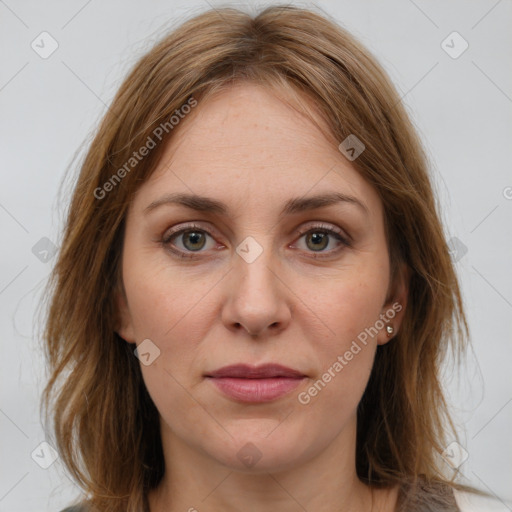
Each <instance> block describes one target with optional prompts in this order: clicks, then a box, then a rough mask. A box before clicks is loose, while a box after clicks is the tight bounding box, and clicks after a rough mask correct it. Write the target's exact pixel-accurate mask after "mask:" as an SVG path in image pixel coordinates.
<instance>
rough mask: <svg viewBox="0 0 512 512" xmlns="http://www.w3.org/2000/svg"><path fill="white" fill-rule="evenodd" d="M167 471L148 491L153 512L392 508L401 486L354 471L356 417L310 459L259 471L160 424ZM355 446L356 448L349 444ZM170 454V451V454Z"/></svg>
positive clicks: (382, 510)
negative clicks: (374, 484)
mask: <svg viewBox="0 0 512 512" xmlns="http://www.w3.org/2000/svg"><path fill="white" fill-rule="evenodd" d="M161 432H162V444H163V448H164V456H165V461H166V471H165V474H164V477H163V479H162V481H161V483H160V484H159V486H158V487H157V488H156V489H154V490H152V491H151V492H150V493H149V495H148V500H149V504H150V510H151V512H164V511H165V512H178V511H180V512H183V511H188V512H219V511H223V512H235V511H239V510H244V509H247V508H248V505H249V504H250V509H251V511H252V512H267V511H268V510H279V511H280V512H292V511H293V512H296V511H297V510H299V509H302V510H315V511H316V512H333V511H336V512H348V511H350V512H370V511H375V512H377V511H378V512H391V511H393V510H394V505H395V503H396V499H397V493H398V491H397V489H396V488H395V489H384V490H373V489H371V488H369V487H368V486H367V485H365V484H364V483H362V482H361V481H360V480H359V478H358V477H357V474H356V471H355V422H354V424H353V425H350V427H347V428H345V429H344V430H343V431H342V432H340V433H339V435H338V436H337V438H336V439H335V440H334V441H333V442H332V443H330V444H329V445H328V446H326V448H325V449H324V450H323V451H322V452H320V453H318V454H316V456H315V457H314V458H312V459H307V457H306V456H304V457H302V459H303V460H300V461H297V462H296V463H294V464H293V467H281V468H279V469H275V468H262V469H260V470H259V471H258V472H256V471H254V469H253V470H251V471H247V470H245V471H244V470H240V469H237V468H233V467H228V466H226V465H223V464H221V463H219V461H218V460H217V459H215V458H213V457H211V456H209V455H207V454H205V453H204V451H200V450H198V449H197V448H194V447H192V446H190V445H188V444H185V443H183V442H182V441H181V440H179V439H178V438H177V437H175V436H174V435H173V434H172V432H170V431H169V430H168V428H166V425H164V424H162V429H161ZM346 447H352V449H346ZM171 454H172V456H171Z"/></svg>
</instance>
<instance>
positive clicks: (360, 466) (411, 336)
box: [42, 5, 469, 512]
mask: <svg viewBox="0 0 512 512" xmlns="http://www.w3.org/2000/svg"><path fill="white" fill-rule="evenodd" d="M244 81H246V82H251V83H257V84H261V85H263V86H265V87H267V88H268V89H272V91H274V92H275V93H276V94H280V95H281V96H282V97H283V101H288V102H290V104H293V105H294V106H295V108H297V109H300V110H302V111H304V112H306V114H308V115H309V116H310V117H311V119H312V120H313V121H315V120H316V119H318V116H321V118H322V119H323V120H324V121H325V122H326V123H327V126H328V127H329V132H328V133H326V136H327V137H330V140H332V141H333V143H336V144H339V143H340V142H342V141H344V140H345V139H346V138H347V137H348V136H349V135H351V134H352V135H356V136H357V138H358V139H359V140H360V141H362V143H363V144H364V146H365V149H364V151H363V152H362V153H361V154H360V156H359V157H358V158H357V159H356V160H354V161H353V162H352V165H353V167H354V168H355V169H356V170H357V171H358V172H359V173H360V174H361V176H362V177H363V178H364V179H366V180H367V182H368V183H370V184H371V185H373V187H374V188H375V190H376V191H377V192H378V194H379V197H380V199H381V201H382V203H383V207H384V222H385V230H386V236H387V241H388V247H389V257H390V274H391V275H390V277H391V280H392V281H391V282H392V283H394V282H396V280H397V279H398V278H399V277H400V269H401V268H406V269H407V272H408V278H409V281H408V282H409V291H408V296H407V307H406V309H405V312H404V317H403V321H402V324H401V328H400V330H399V332H398V334H397V335H396V338H395V339H394V340H393V341H392V342H390V343H387V344H385V345H383V346H379V348H378V350H377V353H376V356H375V361H374V367H373V371H372V373H371V376H370V379H369V382H368V386H367V388H366V390H365V392H364V395H363V397H362V400H361V402H360V404H359V407H358V415H357V445H356V470H357V474H358V476H359V478H360V479H361V480H362V481H363V482H365V483H367V484H369V485H371V486H392V485H395V484H400V483H401V482H404V481H406V480H408V479H409V480H410V479H411V478H412V479H413V480H415V479H417V478H419V477H420V476H421V477H423V478H425V479H426V480H428V481H438V482H445V483H446V484H447V485H450V486H452V487H453V488H456V487H458V488H466V487H463V486H461V485H460V484H457V483H455V482H454V478H449V477H447V476H446V474H445V471H444V469H443V464H445V463H444V461H443V460H442V459H441V458H440V455H439V454H440V453H441V452H442V451H443V450H444V448H445V447H446V444H447V441H448V440H452V439H456V432H455V428H454V424H453V422H452V420H451V418H450V415H449V412H448V407H447V403H446V401H445V398H444V394H443V389H442V382H441V372H440V368H441V365H442V363H443V361H444V359H445V356H446V355H447V354H448V352H449V349H451V350H452V354H453V353H455V354H457V353H458V354H460V353H462V351H463V350H464V348H465V346H466V344H467V342H468V341H467V338H468V335H469V330H468V325H467V321H466V318H465V314H464V309H463V301H462V298H461V293H460V289H459V285H458V281H457V276H456V273H455V270H454V266H453V263H452V260H451V258H450V253H449V250H448V247H447V243H446V238H445V235H444V232H443V227H442V224H441V222H440V215H439V211H440V210H439V205H438V203H437V198H436V196H435V194H434V192H433V186H432V184H431V182H430V178H429V171H428V161H427V157H426V154H425V151H424V149H423V148H422V145H421V143H420V141H419V138H418V135H417V134H416V131H415V129H414V127H413V124H412V123H411V121H410V119H409V117H408V114H407V113H406V110H405V108H404V106H403V104H402V102H401V98H400V96H399V95H398V93H397V91H396V90H395V89H394V87H393V85H392V83H391V80H390V78H389V77H388V76H387V74H386V72H385V71H384V70H383V68H382V67H381V66H380V65H379V64H378V62H377V61H376V60H375V58H374V57H373V56H372V55H371V54H370V52H369V51H368V50H367V49H366V48H364V46H362V45H361V43H359V42H358V41H357V40H356V39H355V38H354V37H353V36H352V35H351V34H350V33H349V32H348V31H346V30H345V29H344V28H342V27H340V26H339V25H338V24H337V23H335V22H334V21H332V20H330V19H328V18H326V17H324V16H322V15H320V14H317V13H315V12H312V11H310V10H306V9H302V8H298V7H292V6H287V5H276V6H272V7H268V8H266V9H264V10H262V11H261V12H259V13H257V14H254V15H250V14H248V13H245V12H243V11H240V10H238V9H234V8H222V9H215V10H209V11H207V12H204V13H201V14H199V15H196V16H194V17H193V18H191V19H188V20H186V21H185V22H184V23H182V24H181V25H180V26H178V27H177V28H175V29H174V30H173V31H172V32H171V33H169V34H168V35H166V36H165V37H164V38H163V39H161V40H160V41H159V42H158V43H157V44H156V45H155V46H154V47H153V48H152V49H151V51H149V52H148V53H146V54H145V55H144V56H143V57H142V58H141V59H140V60H139V61H138V62H137V63H136V64H135V65H134V67H133V69H132V70H131V71H130V73H129V74H128V77H127V78H126V79H125V81H124V82H123V83H122V85H121V87H120V89H119V90H118V92H117V94H116V96H115V98H114V100H113V102H112V104H111V106H110V108H109V109H108V111H107V112H106V114H105V115H104V117H103V119H102V121H101V123H100V126H99V129H98V131H97V133H96V135H95V137H94V139H93V141H92V143H91V144H90V147H89V149H88V152H87V154H86V155H85V158H84V159H83V161H82V164H81V168H80V173H79V176H78V179H77V182H76V185H75V187H74V190H73V195H72V198H71V202H70V204H69V207H68V211H67V222H66V225H65V228H64V231H63V237H62V243H61V247H60V252H59V255H58V258H57V261H56V264H55V266H54V268H53V272H52V274H51V276H50V280H49V282H48V290H47V298H48V300H49V308H48V313H47V318H46V323H45V329H44V348H45V355H46V358H47V361H48V368H49V379H48V382H47V384H46V387H45V389H44V391H43V400H42V404H43V406H44V410H45V412H46V421H47V422H48V423H51V426H50V427H49V429H50V430H51V432H52V434H53V435H54V437H55V443H56V446H57V448H58V450H59V453H60V455H61V458H62V460H63V462H64V463H65V465H66V467H67V469H68V470H69V472H70V474H71V475H72V477H73V478H74V480H75V481H76V482H77V483H78V484H79V485H80V487H81V488H82V489H83V490H84V491H85V494H86V495H87V497H88V498H89V506H90V507H91V510H94V511H96V510H101V511H103V512H120V511H129V512H134V511H136V510H141V509H142V506H143V503H144V500H145V496H147V493H148V491H149V490H150V489H152V488H154V487H156V486H157V485H158V483H159V482H160V480H161V478H162V476H163V473H164V469H165V465H164V459H163V451H162V445H161V439H160V427H159V414H158V411H157V409H156V407H155V405H154V404H153V402H152V400H151V398H150V396H149V394H148V392H147V390H146V388H145V385H144V382H143V380H142V375H141V371H140V366H139V362H138V360H137V359H136V357H134V354H133V346H132V345H131V344H128V343H126V342H125V341H124V340H122V338H120V336H119V335H118V334H117V333H116V332H115V330H116V327H117V326H118V321H119V315H118V310H117V306H116V300H115V297H116V294H117V293H124V290H123V285H122V275H121V269H120V256H121V253H122V249H123V236H124V226H125V218H126V214H127V209H128V207H129V205H130V202H131V200H132V198H133V196H134V194H135V193H136V191H137V190H138V188H139V187H140V186H141V184H143V183H144V182H145V181H146V180H147V179H148V177H149V176H150V175H151V173H152V172H153V171H154V169H155V167H156V166H157V164H158V162H159V160H160V158H161V155H162V152H163V148H164V147H165V145H166V144H165V143H166V142H167V141H169V140H170V139H171V138H172V135H173V133H174V132H175V131H176V129H174V130H173V129H172V128H173V127H171V126H170V124H169V119H170V118H171V116H173V115H174V114H175V113H176V110H178V109H181V108H182V106H183V105H185V104H186V103H188V104H189V105H192V102H193V101H194V100H195V101H197V102H199V104H200V103H201V101H204V100H205V99H206V98H208V97H209V96H210V95H212V94H213V93H215V92H219V91H224V90H228V89H229V87H231V86H232V85H234V84H237V83H241V82H244ZM301 98H302V99H304V98H308V99H310V100H311V102H309V105H312V106H313V107H312V109H311V110H309V111H308V107H307V106H305V103H304V101H301V100H300V99H301ZM301 105H302V106H301ZM161 126H166V127H167V128H166V130H165V132H166V133H165V136H163V137H162V138H161V141H159V142H158V143H157V144H156V145H155V147H154V148H153V149H151V151H149V152H148V154H147V155H146V156H145V157H144V158H141V159H140V161H139V160H138V161H137V162H136V165H133V166H132V167H133V168H132V169H129V170H127V168H126V163H127V162H129V161H130V158H132V157H133V154H134V150H137V149H138V148H141V147H142V146H144V145H145V144H147V142H148V140H149V139H148V137H149V138H153V139H154V138H155V137H154V133H155V130H157V129H158V127H161ZM177 129H179V127H178V128H177ZM160 131H162V130H160ZM158 133H160V132H158ZM132 164H133V162H132ZM121 169H125V172H121ZM116 173H117V177H118V178H119V179H115V180H114V178H115V175H116ZM121 177H122V181H121ZM107 182H110V184H111V186H109V187H107V186H105V184H106V183H107ZM107 189H108V190H109V194H108V195H106V194H105V193H104V192H102V193H99V192H98V191H99V190H103V191H105V190H107ZM103 196H106V197H103ZM50 413H51V419H49V418H48V416H49V415H50Z"/></svg>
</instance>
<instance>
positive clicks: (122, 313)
mask: <svg viewBox="0 0 512 512" xmlns="http://www.w3.org/2000/svg"><path fill="white" fill-rule="evenodd" d="M115 301H116V306H117V325H116V330H115V332H116V333H117V334H118V335H119V336H120V337H121V338H123V339H124V340H125V341H126V342H128V343H135V333H134V329H133V322H132V317H131V314H130V310H129V308H128V302H127V300H126V295H125V293H124V290H116V293H115Z"/></svg>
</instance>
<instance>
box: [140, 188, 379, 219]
mask: <svg viewBox="0 0 512 512" xmlns="http://www.w3.org/2000/svg"><path fill="white" fill-rule="evenodd" d="M338 203H345V204H352V205H355V206H357V207H358V208H360V209H361V210H362V211H363V212H364V213H365V214H366V215H369V213H370V212H369V210H368V207H367V206H366V205H365V204H364V203H363V202H361V201H360V200H359V199H357V198H356V197H354V196H351V195H347V194H343V193H340V192H330V193H326V194H319V195H315V196H309V197H296V198H293V199H289V200H288V201H287V202H286V203H285V205H284V207H283V209H282V211H281V214H280V216H283V215H291V214H294V213H300V212H304V211H309V210H315V209H317V208H324V207H326V206H332V205H334V204H338ZM172 204H177V205H181V206H185V207H187V208H190V209H192V210H196V211H199V212H208V213H215V214H219V215H228V213H229V208H228V207H227V205H225V204H224V203H222V202H221V201H217V200H216V199H212V198H210V197H205V196H198V195H195V194H183V193H174V194H167V195H165V196H163V197H161V198H160V199H157V200H155V201H153V202H152V203H150V204H149V205H148V206H146V208H144V213H145V214H148V213H149V212H151V211H153V210H154V209H155V208H158V207H159V206H162V205H172Z"/></svg>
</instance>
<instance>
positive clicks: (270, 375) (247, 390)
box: [205, 364, 307, 403]
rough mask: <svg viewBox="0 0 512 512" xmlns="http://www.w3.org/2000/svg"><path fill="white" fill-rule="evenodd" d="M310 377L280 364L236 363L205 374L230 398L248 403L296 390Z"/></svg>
mask: <svg viewBox="0 0 512 512" xmlns="http://www.w3.org/2000/svg"><path fill="white" fill-rule="evenodd" d="M306 377H307V376H306V375H305V374H303V373H302V372H300V371H298V370H294V369H293V368H288V367H286V366H282V365H279V364H265V365H261V366H249V365H246V364H236V365H231V366H225V367H223V368H219V369H218V370H215V371H213V372H210V373H208V374H206V375H205V378H206V379H208V380H210V381H211V382H212V383H213V384H214V385H215V387H216V388H217V389H218V390H219V391H220V392H222V393H223V394H224V395H226V396H227V397H228V398H230V399H232V400H235V401H239V402H246V403H263V402H270V401H273V400H277V399H278V398H280V397H282V396H284V395H286V394H288V393H290V392H291V391H292V390H294V389H295V388H296V387H297V386H299V384H300V383H301V382H302V381H303V380H304V379H305V378H306Z"/></svg>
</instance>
